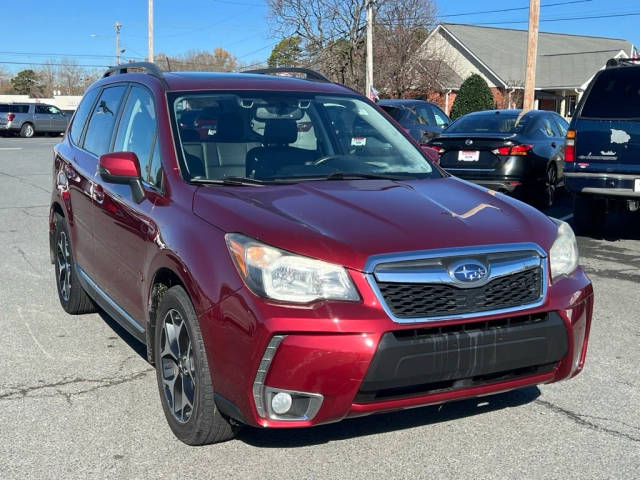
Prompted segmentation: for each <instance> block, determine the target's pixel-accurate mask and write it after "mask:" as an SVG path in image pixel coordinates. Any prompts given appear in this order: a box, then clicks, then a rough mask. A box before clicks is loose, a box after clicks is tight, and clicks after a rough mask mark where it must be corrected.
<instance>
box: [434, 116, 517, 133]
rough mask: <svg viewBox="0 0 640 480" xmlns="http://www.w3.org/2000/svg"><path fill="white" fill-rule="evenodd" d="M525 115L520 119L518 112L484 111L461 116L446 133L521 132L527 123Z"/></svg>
mask: <svg viewBox="0 0 640 480" xmlns="http://www.w3.org/2000/svg"><path fill="white" fill-rule="evenodd" d="M527 120H528V116H527V115H525V116H523V117H522V118H520V121H518V114H504V113H495V112H491V113H482V114H472V115H466V116H464V117H460V118H459V119H458V120H456V121H455V122H453V123H452V124H451V125H450V126H449V128H447V130H446V133H509V134H511V133H520V132H521V131H522V130H523V129H524V127H525V124H526V123H527Z"/></svg>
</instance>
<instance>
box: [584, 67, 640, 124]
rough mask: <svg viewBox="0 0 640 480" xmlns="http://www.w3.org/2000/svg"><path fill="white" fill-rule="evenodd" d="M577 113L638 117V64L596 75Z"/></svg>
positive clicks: (639, 114) (612, 116)
mask: <svg viewBox="0 0 640 480" xmlns="http://www.w3.org/2000/svg"><path fill="white" fill-rule="evenodd" d="M580 116H581V117H586V118H603V119H630V118H640V67H618V68H612V69H610V70H605V71H604V72H602V73H601V74H600V75H598V77H597V78H596V79H595V81H594V83H593V86H592V87H591V90H590V92H589V96H588V97H587V99H586V101H585V104H584V107H583V108H582V112H581V115H580Z"/></svg>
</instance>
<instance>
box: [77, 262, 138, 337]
mask: <svg viewBox="0 0 640 480" xmlns="http://www.w3.org/2000/svg"><path fill="white" fill-rule="evenodd" d="M76 272H78V279H79V280H80V284H81V285H82V288H84V290H85V292H87V294H89V296H90V297H91V298H92V299H93V300H94V301H95V302H96V303H97V304H98V305H100V308H102V309H103V310H104V311H105V312H106V313H108V314H109V316H110V317H112V318H113V319H114V320H115V321H117V322H118V323H119V324H120V325H121V326H122V328H124V329H125V330H126V331H127V332H129V333H130V334H131V335H133V336H134V337H136V339H138V340H139V341H140V342H142V343H143V344H145V345H146V343H147V337H146V335H145V329H144V328H143V327H142V326H141V325H140V324H139V323H138V322H136V321H135V319H134V318H133V317H132V316H131V315H129V314H128V313H127V312H126V311H125V310H124V309H123V308H122V307H121V306H120V305H118V304H117V303H116V302H114V301H113V299H112V298H111V297H110V296H109V295H107V293H106V292H105V291H104V290H102V289H101V288H100V287H99V286H98V284H97V283H96V282H94V281H93V280H92V279H91V277H89V275H87V272H85V271H84V270H83V269H82V268H81V267H79V266H78V265H77V264H76Z"/></svg>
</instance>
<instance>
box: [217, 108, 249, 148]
mask: <svg viewBox="0 0 640 480" xmlns="http://www.w3.org/2000/svg"><path fill="white" fill-rule="evenodd" d="M242 127H243V125H242V116H240V115H237V114H234V113H224V114H222V115H220V116H219V117H218V122H217V124H216V136H215V138H214V140H215V141H222V142H243V141H244V129H243V128H242Z"/></svg>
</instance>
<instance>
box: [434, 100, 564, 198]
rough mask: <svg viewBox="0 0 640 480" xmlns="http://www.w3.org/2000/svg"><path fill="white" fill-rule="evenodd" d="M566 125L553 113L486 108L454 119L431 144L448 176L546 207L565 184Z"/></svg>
mask: <svg viewBox="0 0 640 480" xmlns="http://www.w3.org/2000/svg"><path fill="white" fill-rule="evenodd" d="M567 127H568V124H567V122H566V121H565V120H564V119H563V118H562V117H561V116H560V115H558V114H557V113H555V112H549V111H543V110H532V111H530V112H527V113H526V114H524V115H523V114H522V111H521V110H485V111H482V112H474V113H470V114H467V115H464V116H463V117H460V118H458V119H457V120H456V121H455V122H453V123H452V124H451V125H450V126H449V128H447V129H446V130H445V132H443V134H442V135H441V136H440V137H439V138H437V139H435V140H433V141H432V142H431V146H433V147H434V148H436V149H437V150H438V151H439V152H440V165H441V166H442V167H443V168H444V169H445V170H447V171H448V172H450V173H451V174H453V175H456V176H458V177H460V178H464V179H466V180H470V181H472V182H475V183H478V184H480V185H483V186H485V187H489V188H493V189H495V190H498V191H501V192H506V193H513V194H517V195H521V196H525V197H526V198H527V199H528V200H530V201H532V202H533V203H535V204H536V205H537V206H539V207H542V208H547V207H550V206H551V205H553V201H554V199H555V195H556V189H557V188H558V186H559V185H561V184H562V182H563V179H562V169H563V161H564V145H565V138H564V137H565V135H566V133H567Z"/></svg>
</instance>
